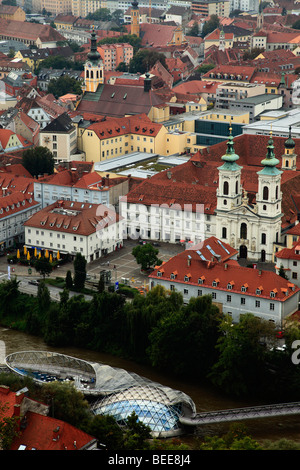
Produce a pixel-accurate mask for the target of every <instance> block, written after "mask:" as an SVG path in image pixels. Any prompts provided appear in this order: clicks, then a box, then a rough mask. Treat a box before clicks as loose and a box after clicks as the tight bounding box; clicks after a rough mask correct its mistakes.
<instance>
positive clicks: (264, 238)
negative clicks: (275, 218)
mask: <svg viewBox="0 0 300 470" xmlns="http://www.w3.org/2000/svg"><path fill="white" fill-rule="evenodd" d="M266 241H267V236H266V234H265V233H262V234H261V244H262V245H265V244H266Z"/></svg>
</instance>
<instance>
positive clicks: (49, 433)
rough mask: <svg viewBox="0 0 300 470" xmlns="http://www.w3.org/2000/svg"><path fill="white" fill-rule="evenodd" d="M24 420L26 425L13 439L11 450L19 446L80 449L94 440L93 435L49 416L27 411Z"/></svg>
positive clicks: (33, 448) (32, 448) (29, 448)
mask: <svg viewBox="0 0 300 470" xmlns="http://www.w3.org/2000/svg"><path fill="white" fill-rule="evenodd" d="M25 420H26V426H25V427H23V428H22V429H21V432H20V435H19V436H17V437H16V438H15V439H14V441H13V444H12V446H11V450H18V449H19V447H20V446H25V448H26V450H42V451H43V450H46V451H47V450H48V451H53V450H54V451H58V450H80V449H82V448H83V447H84V446H86V445H88V444H90V443H92V441H94V437H93V436H91V435H89V434H86V433H85V432H83V431H81V430H80V429H78V428H75V427H74V426H72V425H71V424H69V423H66V422H64V421H61V420H59V419H55V418H51V417H50V416H43V415H41V414H38V413H34V412H32V411H28V412H27V413H26V415H25Z"/></svg>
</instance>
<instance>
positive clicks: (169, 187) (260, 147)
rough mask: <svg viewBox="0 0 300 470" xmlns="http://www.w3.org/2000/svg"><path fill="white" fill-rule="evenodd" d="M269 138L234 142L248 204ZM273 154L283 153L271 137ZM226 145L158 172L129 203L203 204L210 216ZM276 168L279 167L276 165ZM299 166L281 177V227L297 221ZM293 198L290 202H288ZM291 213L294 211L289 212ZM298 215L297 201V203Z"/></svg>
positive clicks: (243, 137)
mask: <svg viewBox="0 0 300 470" xmlns="http://www.w3.org/2000/svg"><path fill="white" fill-rule="evenodd" d="M268 140H269V136H257V135H250V134H243V135H240V136H238V137H236V138H235V139H234V142H235V152H236V153H237V155H239V157H240V158H239V161H238V164H239V165H240V166H242V173H241V183H242V187H243V188H244V190H245V191H246V192H247V193H248V198H249V202H250V203H255V198H256V192H257V190H258V175H257V172H258V171H259V170H260V169H261V168H262V167H261V160H262V159H263V158H264V157H265V155H266V149H267V143H268ZM273 140H274V146H275V154H276V156H277V158H279V160H280V159H281V155H283V153H284V142H285V140H286V139H285V138H283V137H274V138H273ZM294 140H295V144H296V147H295V152H296V153H297V154H300V139H294ZM226 146H227V143H226V142H225V141H224V142H221V143H219V144H216V145H212V146H211V147H210V148H209V149H208V148H205V149H202V150H201V151H199V152H197V153H196V154H195V155H193V156H192V157H191V158H190V160H189V161H188V162H187V163H183V164H182V165H178V166H176V167H174V168H172V169H171V170H165V171H162V172H160V173H158V174H156V175H154V176H153V177H152V178H150V179H146V180H144V181H143V182H142V183H141V184H140V185H139V186H137V187H136V188H134V189H133V190H132V191H130V192H129V193H128V194H127V201H128V202H129V203H136V204H138V203H139V201H140V200H141V195H143V199H142V201H143V204H145V205H151V204H155V203H156V204H163V203H164V204H169V205H170V203H171V202H172V201H174V203H176V204H180V205H181V206H182V208H183V206H184V204H192V205H193V210H196V204H204V205H205V212H206V213H207V214H213V213H214V211H215V208H216V204H217V196H216V189H217V187H218V181H219V174H218V166H220V162H221V157H222V156H223V155H224V154H225V152H226ZM278 167H279V168H280V164H279V165H278ZM299 170H300V162H299V163H298V171H292V170H285V171H284V172H283V173H282V181H281V190H282V195H283V199H282V209H283V213H284V216H283V219H282V225H283V227H284V226H285V225H286V224H290V223H294V222H295V220H296V219H297V209H296V208H295V202H294V201H295V199H296V196H297V195H298V194H299V193H300V191H299V187H300V171H299ZM291 198H293V200H292V199H291ZM293 209H294V210H293ZM299 211H300V200H299Z"/></svg>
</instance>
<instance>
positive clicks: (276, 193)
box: [275, 186, 278, 199]
mask: <svg viewBox="0 0 300 470" xmlns="http://www.w3.org/2000/svg"><path fill="white" fill-rule="evenodd" d="M275 198H276V199H278V186H276V189H275Z"/></svg>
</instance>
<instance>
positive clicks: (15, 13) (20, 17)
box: [0, 5, 26, 21]
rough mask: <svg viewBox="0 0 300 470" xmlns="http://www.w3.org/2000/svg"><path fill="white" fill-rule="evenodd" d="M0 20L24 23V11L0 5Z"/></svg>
mask: <svg viewBox="0 0 300 470" xmlns="http://www.w3.org/2000/svg"><path fill="white" fill-rule="evenodd" d="M0 18H4V19H6V20H13V21H25V19H26V15H25V11H24V10H22V8H20V7H18V6H13V5H0Z"/></svg>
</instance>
